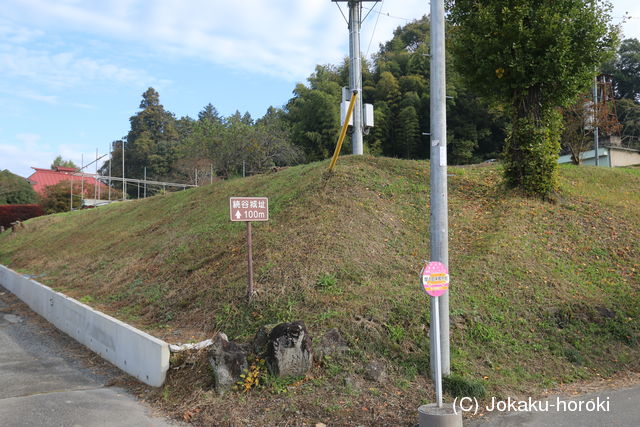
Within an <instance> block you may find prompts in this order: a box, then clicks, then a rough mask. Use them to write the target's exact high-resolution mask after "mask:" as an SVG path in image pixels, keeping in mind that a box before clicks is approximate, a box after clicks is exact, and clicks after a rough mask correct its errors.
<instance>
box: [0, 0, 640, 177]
mask: <svg viewBox="0 0 640 427" xmlns="http://www.w3.org/2000/svg"><path fill="white" fill-rule="evenodd" d="M363 4H364V7H365V9H364V13H363V15H365V14H367V13H368V12H369V11H371V13H370V14H369V16H368V17H367V18H366V20H365V22H364V24H363V28H362V35H361V50H362V53H363V54H364V55H368V56H371V55H372V54H373V53H375V51H376V50H377V49H378V46H379V44H380V43H383V42H385V41H387V40H389V39H390V38H391V36H392V33H393V30H394V29H395V28H397V27H398V26H400V25H404V24H405V23H407V22H410V21H411V20H414V19H419V18H420V17H422V16H423V15H426V14H428V9H429V2H428V1H424V0H384V1H382V2H378V3H376V2H369V1H365V2H364V3H363ZM340 5H341V6H342V11H343V12H344V13H345V14H347V10H346V5H345V3H340ZM613 5H614V11H613V16H614V22H615V23H619V22H621V18H622V17H623V16H624V15H625V14H628V15H629V16H631V19H628V20H627V22H626V23H624V24H623V32H624V36H625V37H635V38H640V18H639V17H640V2H638V1H637V0H613ZM347 16H348V15H347ZM348 41H349V38H348V31H347V24H346V22H345V20H344V18H343V15H342V14H341V11H340V9H339V8H338V7H337V4H336V3H334V2H332V1H330V0H302V1H301V0H269V1H265V0H240V1H222V0H188V1H184V0H151V1H150V0H146V1H143V0H95V1H89V0H85V1H83V0H53V1H52V0H0V170H4V169H9V170H10V171H11V172H13V173H16V174H18V175H21V176H24V177H28V176H29V175H31V173H32V172H33V170H32V169H31V167H32V166H35V167H44V168H47V167H49V166H50V165H51V162H52V161H53V159H54V158H55V157H56V156H57V155H61V156H62V157H63V158H64V159H70V160H73V161H74V162H75V163H76V164H78V165H79V164H80V163H81V161H82V160H84V163H85V164H86V163H88V161H91V160H93V159H95V157H96V150H97V151H98V153H99V155H103V154H105V153H107V152H108V150H109V146H110V143H111V141H114V140H117V139H119V138H122V137H123V136H125V135H126V134H127V132H128V130H129V117H131V116H132V115H134V114H135V113H136V112H137V111H139V108H138V107H139V104H140V100H141V95H142V93H143V92H144V91H145V90H146V89H147V88H149V87H153V88H155V89H156V90H157V91H158V92H159V93H160V102H161V103H162V104H163V105H164V107H165V108H166V109H167V110H169V111H171V112H173V113H174V114H175V115H176V117H178V118H179V117H182V116H187V115H188V116H190V117H197V114H198V112H199V111H201V110H202V108H203V107H204V106H205V105H207V104H208V103H211V104H213V105H214V106H215V107H216V108H217V109H218V111H219V112H220V113H221V114H222V115H224V116H228V115H231V114H233V113H234V112H235V111H236V110H239V111H240V112H242V113H244V112H245V111H248V112H249V113H251V115H252V116H253V117H254V118H259V117H261V116H262V115H263V114H264V113H265V112H266V110H267V108H268V107H269V106H275V107H282V106H283V105H285V104H286V103H287V101H288V100H289V99H290V98H291V97H292V90H293V89H294V87H295V85H296V83H300V82H303V83H304V82H305V81H306V78H307V77H308V76H309V75H310V74H311V73H312V72H313V71H314V68H315V66H316V64H338V63H340V62H341V61H342V59H343V58H344V57H346V56H348V46H349V43H348ZM87 171H88V172H93V171H94V167H93V166H91V167H89V168H88V169H87Z"/></svg>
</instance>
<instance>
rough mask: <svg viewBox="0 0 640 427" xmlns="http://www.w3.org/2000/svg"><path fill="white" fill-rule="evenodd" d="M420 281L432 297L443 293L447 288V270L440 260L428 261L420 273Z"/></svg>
mask: <svg viewBox="0 0 640 427" xmlns="http://www.w3.org/2000/svg"><path fill="white" fill-rule="evenodd" d="M420 283H421V284H422V287H423V288H424V290H425V292H426V293H428V294H429V295H431V296H432V297H439V296H440V295H444V294H445V293H446V292H447V290H449V270H448V269H447V266H446V265H444V264H443V263H441V262H437V261H434V262H430V263H428V264H427V265H425V266H424V268H423V269H422V272H421V273H420Z"/></svg>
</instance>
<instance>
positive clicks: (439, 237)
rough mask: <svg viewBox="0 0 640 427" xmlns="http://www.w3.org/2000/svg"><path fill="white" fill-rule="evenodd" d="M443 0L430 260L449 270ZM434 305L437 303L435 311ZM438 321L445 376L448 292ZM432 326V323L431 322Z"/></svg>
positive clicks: (435, 4) (436, 53)
mask: <svg viewBox="0 0 640 427" xmlns="http://www.w3.org/2000/svg"><path fill="white" fill-rule="evenodd" d="M444 43H445V40H444V0H431V52H430V53H431V105H430V108H431V132H430V133H431V165H430V169H431V172H430V185H431V219H430V224H429V236H430V243H431V259H430V260H431V261H439V262H441V263H443V264H444V265H446V266H447V268H449V217H448V207H447V111H446V93H445V91H446V81H445V50H444ZM435 304H438V309H436V307H435ZM438 311H439V321H440V331H439V332H440V354H441V356H442V357H441V361H442V375H445V376H446V375H449V374H450V373H451V367H450V363H449V292H447V293H446V294H444V295H442V296H440V297H438V298H432V299H431V316H432V317H433V316H435V315H438ZM431 325H432V327H433V325H434V322H433V320H432V321H431ZM436 336H437V335H436V334H434V333H431V334H430V338H431V339H430V350H431V374H432V377H433V378H435V374H436V372H435V368H436V367H435V365H436V363H435V360H434V354H435V352H436V346H435V345H434V340H435V337H436Z"/></svg>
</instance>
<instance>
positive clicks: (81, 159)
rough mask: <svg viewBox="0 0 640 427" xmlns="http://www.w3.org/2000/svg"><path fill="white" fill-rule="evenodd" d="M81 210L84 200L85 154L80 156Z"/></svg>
mask: <svg viewBox="0 0 640 427" xmlns="http://www.w3.org/2000/svg"><path fill="white" fill-rule="evenodd" d="M80 173H81V174H82V175H80V209H82V202H83V200H84V154H80Z"/></svg>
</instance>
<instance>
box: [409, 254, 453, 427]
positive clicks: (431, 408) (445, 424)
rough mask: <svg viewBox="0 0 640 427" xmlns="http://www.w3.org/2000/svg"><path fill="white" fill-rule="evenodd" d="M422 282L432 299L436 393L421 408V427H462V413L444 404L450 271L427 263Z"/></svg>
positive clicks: (436, 262)
mask: <svg viewBox="0 0 640 427" xmlns="http://www.w3.org/2000/svg"><path fill="white" fill-rule="evenodd" d="M420 282H421V284H422V287H423V289H424V291H425V292H426V293H427V294H428V295H429V296H430V297H431V298H430V303H431V325H430V328H429V330H430V331H431V339H430V341H431V343H432V347H431V351H432V353H431V362H432V363H431V373H432V378H433V382H434V386H435V387H434V388H435V389H436V403H432V404H428V405H422V406H420V407H419V408H418V426H419V427H433V426H438V427H462V412H461V411H457V412H456V411H455V408H453V405H451V404H444V403H443V401H442V359H443V357H442V352H441V349H440V346H441V343H440V335H441V333H442V331H441V328H442V323H441V322H440V302H441V301H440V297H444V296H446V295H447V291H448V290H449V269H448V268H447V266H446V265H444V264H443V263H441V262H438V261H432V262H429V263H427V264H426V265H425V266H424V267H423V268H422V272H421V273H420Z"/></svg>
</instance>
